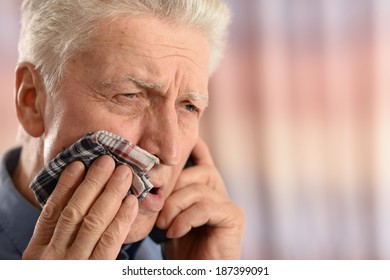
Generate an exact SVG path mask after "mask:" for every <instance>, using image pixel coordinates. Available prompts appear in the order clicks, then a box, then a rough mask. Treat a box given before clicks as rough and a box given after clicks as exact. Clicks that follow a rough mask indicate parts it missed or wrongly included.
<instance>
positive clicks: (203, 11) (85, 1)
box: [19, 0, 230, 93]
mask: <svg viewBox="0 0 390 280" xmlns="http://www.w3.org/2000/svg"><path fill="white" fill-rule="evenodd" d="M126 15H131V16H142V15H155V16H157V17H159V18H161V19H163V20H167V21H170V22H177V23H183V24H187V25H188V26H190V27H192V28H196V29H197V30H200V31H201V32H204V33H205V34H206V35H207V38H208V40H209V44H210V73H212V72H213V71H214V70H215V68H216V66H217V64H218V62H219V60H220V58H221V57H222V53H223V50H224V47H225V44H226V39H227V27H228V25H229V23H230V11H229V9H228V8H227V6H226V5H225V4H223V3H222V2H221V1H220V0H24V2H23V5H22V21H21V24H22V27H21V34H20V39H19V62H21V61H28V62H30V63H32V64H34V65H35V67H36V69H37V70H38V71H39V72H40V74H41V76H42V79H43V82H44V85H45V87H46V90H47V91H48V92H49V93H51V92H53V91H54V90H55V89H56V86H57V85H58V83H59V81H60V80H61V77H62V76H63V72H64V69H65V68H66V64H67V62H68V61H69V60H70V59H71V58H72V57H73V56H74V55H75V54H77V52H78V51H82V50H86V49H87V48H88V45H89V40H90V39H91V38H92V37H93V36H94V32H95V31H96V26H97V24H96V23H97V22H98V21H100V20H103V19H115V18H116V17H120V16H126Z"/></svg>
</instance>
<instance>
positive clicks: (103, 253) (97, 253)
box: [92, 195, 138, 260]
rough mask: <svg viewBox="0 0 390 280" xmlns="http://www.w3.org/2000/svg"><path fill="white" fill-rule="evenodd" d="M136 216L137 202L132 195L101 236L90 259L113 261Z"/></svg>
mask: <svg viewBox="0 0 390 280" xmlns="http://www.w3.org/2000/svg"><path fill="white" fill-rule="evenodd" d="M137 214H138V200H137V198H136V197H135V196H134V195H128V196H127V197H126V198H125V200H124V201H123V203H122V205H121V207H120V209H119V211H118V214H117V215H116V217H115V219H114V220H113V221H112V223H111V224H110V225H109V227H108V228H107V230H106V231H105V232H104V233H103V234H102V236H101V238H100V240H99V243H98V244H97V246H96V247H95V250H94V251H93V254H92V259H97V260H101V259H115V258H116V257H117V256H118V253H119V250H120V247H121V246H122V244H123V243H124V242H125V239H126V237H127V235H128V233H129V231H130V228H131V225H132V224H133V223H134V220H135V218H136V217H137Z"/></svg>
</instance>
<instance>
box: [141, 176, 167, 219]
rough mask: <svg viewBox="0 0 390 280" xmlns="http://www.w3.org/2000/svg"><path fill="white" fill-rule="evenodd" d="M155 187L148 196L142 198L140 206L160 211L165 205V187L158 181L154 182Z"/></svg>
mask: <svg viewBox="0 0 390 280" xmlns="http://www.w3.org/2000/svg"><path fill="white" fill-rule="evenodd" d="M152 184H153V186H155V187H153V188H152V189H151V190H150V192H149V193H148V194H147V195H146V197H145V198H144V199H143V200H142V202H141V204H140V206H141V208H145V210H149V211H152V212H159V211H160V210H161V209H162V208H163V206H164V202H165V199H164V195H163V188H162V187H161V185H158V184H157V183H156V182H152Z"/></svg>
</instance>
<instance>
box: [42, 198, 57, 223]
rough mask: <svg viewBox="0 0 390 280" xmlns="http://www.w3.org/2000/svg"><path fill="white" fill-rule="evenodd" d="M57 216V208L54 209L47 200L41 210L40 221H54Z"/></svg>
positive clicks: (52, 204)
mask: <svg viewBox="0 0 390 280" xmlns="http://www.w3.org/2000/svg"><path fill="white" fill-rule="evenodd" d="M58 214H59V213H58V210H57V207H55V205H54V203H53V202H52V201H50V200H48V201H47V202H46V204H45V206H44V207H43V208H42V211H41V216H40V219H41V220H42V221H45V222H51V221H56V217H58Z"/></svg>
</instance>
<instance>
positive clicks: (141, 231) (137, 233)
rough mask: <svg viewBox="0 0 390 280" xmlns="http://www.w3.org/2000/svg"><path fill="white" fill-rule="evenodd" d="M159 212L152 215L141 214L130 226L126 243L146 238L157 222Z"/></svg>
mask: <svg viewBox="0 0 390 280" xmlns="http://www.w3.org/2000/svg"><path fill="white" fill-rule="evenodd" d="M157 216H158V213H156V214H155V215H152V216H149V215H148V216H145V215H142V214H139V215H138V216H137V218H136V219H135V221H134V223H133V224H132V225H131V227H130V231H129V234H128V235H127V237H126V239H125V243H134V242H137V241H140V240H142V239H144V238H146V237H147V236H148V235H149V233H150V232H151V231H152V229H153V226H154V224H155V223H156V220H157Z"/></svg>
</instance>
